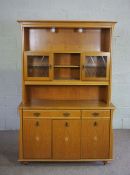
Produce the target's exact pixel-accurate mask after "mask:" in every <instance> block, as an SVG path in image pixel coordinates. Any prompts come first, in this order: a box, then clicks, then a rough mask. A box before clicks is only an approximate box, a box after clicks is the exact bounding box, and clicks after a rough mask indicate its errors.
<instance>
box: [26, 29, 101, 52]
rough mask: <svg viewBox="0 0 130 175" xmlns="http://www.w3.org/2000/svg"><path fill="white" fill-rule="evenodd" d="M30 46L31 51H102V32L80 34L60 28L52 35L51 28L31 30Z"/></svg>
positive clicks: (88, 30) (89, 30) (89, 31)
mask: <svg viewBox="0 0 130 175" xmlns="http://www.w3.org/2000/svg"><path fill="white" fill-rule="evenodd" d="M29 34H30V38H29V45H30V50H31V51H40V50H51V51H56V50H76V51H87V50H88V51H93V50H94V51H100V50H101V30H100V29H86V30H85V31H84V32H83V33H79V32H78V31H77V30H75V29H74V28H68V29H67V28H66V29H64V28H58V29H57V32H55V33H52V32H51V31H50V28H43V29H42V28H41V29H29Z"/></svg>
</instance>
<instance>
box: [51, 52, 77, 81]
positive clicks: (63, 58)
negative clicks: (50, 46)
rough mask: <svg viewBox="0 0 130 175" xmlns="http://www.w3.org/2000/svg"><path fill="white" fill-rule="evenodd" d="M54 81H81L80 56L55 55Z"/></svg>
mask: <svg viewBox="0 0 130 175" xmlns="http://www.w3.org/2000/svg"><path fill="white" fill-rule="evenodd" d="M54 79H55V80H61V79H62V80H79V79H80V54H79V53H55V54H54Z"/></svg>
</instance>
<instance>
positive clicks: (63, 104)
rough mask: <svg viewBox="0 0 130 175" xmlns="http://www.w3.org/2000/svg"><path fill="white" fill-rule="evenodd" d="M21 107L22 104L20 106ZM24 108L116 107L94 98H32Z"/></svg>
mask: <svg viewBox="0 0 130 175" xmlns="http://www.w3.org/2000/svg"><path fill="white" fill-rule="evenodd" d="M20 107H21V106H20ZM22 108H23V109H115V107H114V106H113V105H112V104H110V105H109V106H108V105H107V104H106V103H105V102H102V101H94V100H91V101H90V100H32V101H31V102H30V103H29V104H26V105H23V104H22Z"/></svg>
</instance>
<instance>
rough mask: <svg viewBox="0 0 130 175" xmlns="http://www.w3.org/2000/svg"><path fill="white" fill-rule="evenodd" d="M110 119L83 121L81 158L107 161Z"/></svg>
mask: <svg viewBox="0 0 130 175" xmlns="http://www.w3.org/2000/svg"><path fill="white" fill-rule="evenodd" d="M109 130H110V119H109V118H96V119H92V118H91V119H83V120H82V130H81V158H82V159H108V158H109V149H110V148H109V146H110V138H109V136H110V131H109Z"/></svg>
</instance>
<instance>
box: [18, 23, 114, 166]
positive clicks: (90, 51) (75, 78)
mask: <svg viewBox="0 0 130 175" xmlns="http://www.w3.org/2000/svg"><path fill="white" fill-rule="evenodd" d="M18 22H19V23H20V25H21V31H22V102H21V104H20V105H19V113H20V130H19V161H21V162H29V161H47V162H49V161H55V162H57V161H61V162H64V161H103V162H104V163H105V162H107V161H109V160H112V158H113V130H112V119H113V111H114V109H115V107H114V105H113V104H112V103H111V86H112V80H111V79H112V73H111V72H112V71H111V70H112V32H113V29H114V25H115V23H116V22H112V21H42V20H38V21H31V20H26V21H22V20H21V21H18ZM52 28H55V32H52V30H51V29H52ZM80 28H81V29H83V32H79V29H80ZM43 56H44V58H45V59H44V60H43ZM90 57H93V59H92V60H94V65H93V64H91V63H89V62H88V60H89V58H90ZM94 57H95V58H94ZM101 57H103V58H104V64H101V63H100V61H101V60H100V58H101ZM103 58H102V59H103ZM47 59H48V60H47ZM106 60H107V61H106ZM88 63H89V64H88ZM85 68H87V69H85ZM101 68H102V69H101ZM88 69H89V70H90V74H88V72H87V73H86V72H85V71H86V70H87V71H88ZM92 69H93V70H92ZM94 70H95V73H94V74H93V71H94ZM91 73H92V74H91Z"/></svg>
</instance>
